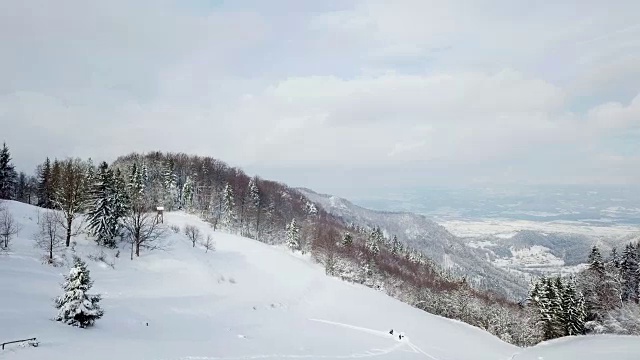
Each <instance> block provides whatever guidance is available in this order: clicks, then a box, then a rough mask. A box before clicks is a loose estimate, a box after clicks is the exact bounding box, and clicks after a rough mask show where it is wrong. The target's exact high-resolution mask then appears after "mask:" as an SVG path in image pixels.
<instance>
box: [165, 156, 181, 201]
mask: <svg viewBox="0 0 640 360" xmlns="http://www.w3.org/2000/svg"><path fill="white" fill-rule="evenodd" d="M177 182H178V180H177V179H176V175H175V174H174V172H173V162H167V163H166V164H165V166H164V169H163V170H162V191H163V194H162V195H163V198H164V199H163V203H164V206H165V207H166V208H167V210H169V211H170V210H172V209H173V205H174V203H175V200H176V197H177V196H178V188H177Z"/></svg>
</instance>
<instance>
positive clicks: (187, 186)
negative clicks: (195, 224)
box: [182, 176, 194, 209]
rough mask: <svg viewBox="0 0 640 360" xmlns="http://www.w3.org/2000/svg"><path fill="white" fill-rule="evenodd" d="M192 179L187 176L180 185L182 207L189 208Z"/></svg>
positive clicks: (191, 196) (191, 195) (191, 201)
mask: <svg viewBox="0 0 640 360" xmlns="http://www.w3.org/2000/svg"><path fill="white" fill-rule="evenodd" d="M193 190H194V189H193V181H191V178H190V177H189V176H187V179H186V180H185V181H184V185H183V186H182V206H183V208H184V209H189V208H190V207H191V205H192V204H193Z"/></svg>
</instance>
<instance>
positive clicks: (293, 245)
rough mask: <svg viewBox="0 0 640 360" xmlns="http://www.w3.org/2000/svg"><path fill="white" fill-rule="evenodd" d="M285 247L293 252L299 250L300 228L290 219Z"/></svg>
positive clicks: (294, 220)
mask: <svg viewBox="0 0 640 360" xmlns="http://www.w3.org/2000/svg"><path fill="white" fill-rule="evenodd" d="M286 230H287V246H289V248H290V249H291V250H293V251H295V250H301V247H300V228H299V227H298V224H296V219H295V218H294V219H292V220H291V223H289V224H288V225H287V229H286Z"/></svg>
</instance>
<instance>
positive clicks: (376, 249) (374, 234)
mask: <svg viewBox="0 0 640 360" xmlns="http://www.w3.org/2000/svg"><path fill="white" fill-rule="evenodd" d="M381 235H382V231H381V230H380V228H379V227H376V228H373V229H372V230H371V233H370V234H369V239H368V241H367V249H369V251H370V252H371V253H372V254H373V256H377V255H378V254H379V253H380V240H381V239H380V238H381Z"/></svg>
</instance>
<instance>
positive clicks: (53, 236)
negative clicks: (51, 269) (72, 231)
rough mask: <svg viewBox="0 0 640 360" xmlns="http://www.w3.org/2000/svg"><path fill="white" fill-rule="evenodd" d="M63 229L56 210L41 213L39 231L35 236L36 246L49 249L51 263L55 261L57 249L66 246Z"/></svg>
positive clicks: (48, 254)
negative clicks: (54, 256) (54, 255)
mask: <svg viewBox="0 0 640 360" xmlns="http://www.w3.org/2000/svg"><path fill="white" fill-rule="evenodd" d="M63 230H64V229H63V228H62V227H61V226H60V216H59V215H58V214H56V213H55V212H54V211H45V212H43V213H42V214H41V215H40V221H39V228H38V232H37V233H36V234H35V235H34V236H35V241H36V246H37V247H38V248H40V249H42V250H45V251H47V256H48V261H49V263H53V254H54V253H55V252H56V250H58V249H60V248H61V247H63V246H64V235H63V233H64V231H63Z"/></svg>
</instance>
